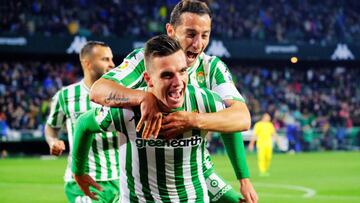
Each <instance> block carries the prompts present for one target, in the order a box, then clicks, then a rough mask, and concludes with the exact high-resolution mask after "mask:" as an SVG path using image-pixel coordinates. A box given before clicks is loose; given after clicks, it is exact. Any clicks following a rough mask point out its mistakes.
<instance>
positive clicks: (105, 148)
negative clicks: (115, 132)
mask: <svg viewBox="0 0 360 203" xmlns="http://www.w3.org/2000/svg"><path fill="white" fill-rule="evenodd" d="M101 138H102V143H103V146H102V147H103V152H104V156H105V160H106V168H107V178H111V173H112V171H111V161H110V155H109V148H110V145H109V140H108V138H107V133H101Z"/></svg>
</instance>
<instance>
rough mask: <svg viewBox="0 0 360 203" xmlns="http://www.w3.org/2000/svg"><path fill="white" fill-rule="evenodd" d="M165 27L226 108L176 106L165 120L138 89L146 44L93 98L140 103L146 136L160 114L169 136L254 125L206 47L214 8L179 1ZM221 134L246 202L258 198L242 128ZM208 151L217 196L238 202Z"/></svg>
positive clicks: (194, 77)
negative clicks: (187, 109)
mask: <svg viewBox="0 0 360 203" xmlns="http://www.w3.org/2000/svg"><path fill="white" fill-rule="evenodd" d="M166 31H167V34H168V35H169V36H170V37H172V38H176V39H178V40H179V42H180V44H181V46H182V48H183V50H184V51H185V54H186V62H187V66H188V67H189V68H188V74H189V82H190V83H191V84H193V85H195V86H199V87H204V88H208V89H211V90H213V91H215V92H217V93H218V94H219V95H220V96H221V98H222V99H223V100H224V102H225V103H226V105H227V106H228V108H227V109H225V110H223V111H219V112H216V113H203V114H198V113H195V112H183V111H181V112H175V113H172V114H170V115H169V116H167V117H166V118H164V119H163V120H162V117H160V116H159V114H158V112H159V109H158V107H157V103H156V99H155V97H154V96H153V94H151V93H148V92H142V91H139V90H134V88H138V87H141V86H144V85H146V83H145V80H144V77H143V73H144V71H145V66H144V60H143V59H144V52H143V49H137V50H134V51H133V52H132V53H130V54H129V55H128V56H127V57H126V58H125V59H124V61H123V63H122V64H121V65H120V66H119V67H117V68H115V69H113V70H112V71H110V72H109V73H108V74H106V75H104V76H103V77H102V78H101V79H99V80H98V81H97V82H96V83H95V84H94V86H93V88H92V90H91V93H90V96H91V99H92V100H93V101H95V102H97V103H100V104H102V105H105V106H114V107H127V106H134V105H140V106H141V113H142V119H141V120H140V122H139V125H138V128H137V129H138V130H139V129H140V128H141V125H142V124H143V123H145V130H144V131H143V132H144V133H143V136H144V137H145V138H147V137H149V136H150V135H152V134H154V135H156V134H157V133H158V131H159V129H158V128H157V126H156V125H157V124H158V123H159V122H160V121H161V120H162V134H164V135H165V136H167V137H168V138H171V136H173V135H177V134H179V133H181V132H184V131H187V130H189V129H202V130H210V131H218V132H236V131H243V130H247V129H248V128H249V127H250V114H249V111H248V109H247V107H246V104H245V103H244V99H243V98H242V96H241V95H240V94H239V92H238V91H237V90H236V87H235V85H234V84H233V81H232V79H231V73H230V72H229V70H228V68H227V67H226V65H225V64H224V63H223V62H222V61H221V60H220V59H219V58H218V57H215V56H208V55H206V54H205V53H204V50H205V48H206V47H207V45H208V43H209V37H210V32H211V13H210V10H209V8H208V7H207V5H206V4H205V3H202V2H200V1H196V0H194V1H193V0H191V1H180V2H179V3H178V4H177V5H176V6H175V8H174V10H173V11H172V13H171V16H170V23H168V24H167V25H166ZM126 87H128V88H126ZM129 88H133V89H129ZM144 121H145V122H144ZM222 138H223V141H224V144H225V147H226V149H227V152H228V155H229V157H230V159H231V162H232V164H233V167H234V169H235V172H236V175H237V178H238V179H239V180H240V185H241V188H240V191H241V193H242V194H243V196H244V198H245V199H246V201H247V202H250V203H252V202H257V194H256V192H255V190H254V188H253V186H252V184H251V182H250V180H249V176H250V175H249V171H248V168H247V164H246V159H245V149H244V143H243V140H242V137H241V134H240V133H236V134H231V135H225V134H223V135H222ZM205 156H206V157H207V162H206V164H204V168H205V169H206V172H205V175H206V177H207V180H208V181H207V182H208V183H209V185H208V187H209V194H210V196H211V199H212V201H213V202H225V201H229V202H238V201H239V198H240V197H241V196H240V194H238V193H236V192H235V191H234V190H232V189H231V186H230V185H228V184H226V183H225V182H224V181H223V180H222V179H221V178H220V177H219V176H218V175H217V174H216V173H215V172H214V169H213V163H212V162H211V159H210V156H209V155H208V153H207V150H205ZM211 182H219V184H210V183H211Z"/></svg>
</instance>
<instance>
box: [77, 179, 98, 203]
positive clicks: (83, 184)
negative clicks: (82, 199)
mask: <svg viewBox="0 0 360 203" xmlns="http://www.w3.org/2000/svg"><path fill="white" fill-rule="evenodd" d="M74 179H75V181H76V183H77V184H78V185H79V187H80V189H81V190H82V191H83V192H84V194H85V195H86V196H88V197H90V198H91V199H93V200H98V198H97V197H96V193H95V192H90V186H93V187H95V188H96V189H97V190H99V191H102V188H101V187H100V185H99V184H97V182H95V180H94V179H92V178H91V177H90V176H89V175H87V174H84V175H79V176H78V175H74Z"/></svg>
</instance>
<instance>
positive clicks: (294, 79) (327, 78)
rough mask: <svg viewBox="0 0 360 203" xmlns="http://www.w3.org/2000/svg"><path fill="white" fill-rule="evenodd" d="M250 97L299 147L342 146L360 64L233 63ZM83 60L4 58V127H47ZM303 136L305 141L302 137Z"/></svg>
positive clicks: (354, 122)
mask: <svg viewBox="0 0 360 203" xmlns="http://www.w3.org/2000/svg"><path fill="white" fill-rule="evenodd" d="M231 70H232V72H233V73H234V75H235V76H236V77H234V78H236V80H237V83H236V84H237V87H238V89H239V90H240V91H241V93H242V94H243V95H244V96H245V97H246V100H247V103H248V106H249V109H250V111H251V113H252V119H253V123H254V122H255V121H257V120H259V116H260V115H261V114H262V112H265V111H267V112H270V113H271V114H272V115H273V116H274V118H275V119H274V123H275V124H276V127H277V128H278V129H284V131H285V132H286V135H287V137H288V139H289V141H290V144H291V147H292V148H293V150H295V151H300V150H308V149H311V144H312V140H314V139H315V138H317V137H321V139H320V140H321V142H322V143H321V144H323V146H324V147H325V148H333V146H332V143H331V142H332V139H330V138H332V137H335V138H336V140H337V143H338V147H339V148H341V147H342V145H343V144H345V143H344V142H345V138H346V136H347V135H348V134H349V133H350V132H349V129H351V128H352V127H353V126H360V89H359V88H358V87H360V81H359V80H357V78H356V77H357V76H358V75H360V70H358V69H355V68H347V69H345V68H342V67H338V68H329V67H324V68H316V69H314V68H309V69H307V70H306V71H304V70H303V69H301V70H300V69H294V68H281V69H280V68H279V69H269V68H265V67H232V69H231ZM80 74H81V70H80V67H79V66H78V64H72V63H49V62H45V63H42V62H23V63H22V62H16V63H14V62H12V63H7V62H3V63H1V64H0V106H1V110H0V128H1V131H0V132H2V134H3V133H4V132H5V131H4V130H5V129H7V128H10V129H42V128H43V125H44V122H45V119H46V116H47V115H48V111H49V102H50V99H51V96H52V95H54V94H55V92H56V91H57V90H58V89H59V88H61V87H62V86H65V85H68V84H70V83H74V82H75V81H77V80H78V78H80V77H81V75H80ZM300 141H301V142H300Z"/></svg>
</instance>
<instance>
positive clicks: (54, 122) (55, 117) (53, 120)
mask: <svg viewBox="0 0 360 203" xmlns="http://www.w3.org/2000/svg"><path fill="white" fill-rule="evenodd" d="M59 110H60V103H59V97H57V100H56V105H55V109H54V114H53V115H51V116H52V117H51V125H53V126H58V123H59V121H58V115H59Z"/></svg>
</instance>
